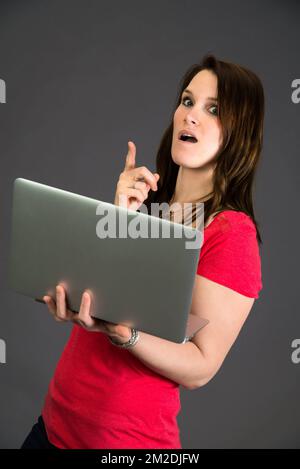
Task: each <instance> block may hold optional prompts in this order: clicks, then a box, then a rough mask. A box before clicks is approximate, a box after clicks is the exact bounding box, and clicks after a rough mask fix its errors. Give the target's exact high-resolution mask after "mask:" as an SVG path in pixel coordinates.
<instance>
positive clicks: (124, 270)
mask: <svg viewBox="0 0 300 469" xmlns="http://www.w3.org/2000/svg"><path fill="white" fill-rule="evenodd" d="M147 228H148V232H147V234H146V235H145V233H146V229H147ZM179 228H180V229H181V230H182V231H183V228H184V233H185V235H183V234H182V233H181V236H178V229H179ZM168 230H169V235H166V233H167V234H168ZM176 233H177V236H176ZM196 233H198V236H199V230H196V229H195V228H192V227H187V226H183V225H182V224H179V223H174V222H172V221H170V220H166V219H163V218H160V217H158V216H153V215H150V214H148V213H147V214H146V213H142V212H139V211H134V210H130V209H127V208H124V207H121V206H117V205H115V204H111V203H108V202H104V201H100V200H96V199H93V198H90V197H85V196H83V195H79V194H75V193H72V192H69V191H65V190H62V189H59V188H56V187H52V186H48V185H45V184H41V183H39V182H36V181H31V180H28V179H23V178H17V179H15V181H14V184H13V200H12V218H11V240H10V259H9V285H10V287H11V288H12V289H13V290H14V291H16V292H18V293H21V294H24V295H26V296H29V297H31V298H34V299H35V300H37V301H42V302H43V300H42V298H43V296H44V295H50V296H52V297H53V298H54V299H55V286H56V285H57V284H58V283H60V284H62V285H63V286H64V288H65V290H66V296H67V305H68V308H69V309H70V310H72V311H73V312H78V311H79V308H80V303H81V296H82V293H83V291H84V290H86V289H88V290H89V291H90V293H91V296H92V302H91V316H93V317H94V318H99V319H102V320H104V321H108V322H112V323H115V324H125V325H129V326H130V327H135V328H136V329H138V330H140V331H143V332H146V333H148V334H152V335H154V336H157V337H161V338H163V339H166V340H170V341H173V342H176V343H184V342H186V341H187V340H189V339H190V338H192V337H193V335H194V334H195V333H196V332H198V331H199V330H200V329H201V328H202V327H204V326H205V325H206V324H207V323H208V322H209V321H208V320H207V319H205V318H202V317H199V316H198V315H195V314H190V308H191V301H192V292H193V286H194V281H195V277H196V270H197V265H198V261H199V254H200V247H201V243H202V240H200V243H199V242H198V246H197V248H189V249H187V247H186V243H187V242H191V240H193V239H196ZM193 236H194V238H193ZM198 239H199V238H198ZM187 240H188V241H187Z"/></svg>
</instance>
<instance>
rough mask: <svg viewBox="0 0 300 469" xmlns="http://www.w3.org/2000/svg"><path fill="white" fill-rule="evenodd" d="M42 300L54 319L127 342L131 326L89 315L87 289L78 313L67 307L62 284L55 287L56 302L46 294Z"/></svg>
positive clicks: (89, 301)
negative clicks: (72, 323)
mask: <svg viewBox="0 0 300 469" xmlns="http://www.w3.org/2000/svg"><path fill="white" fill-rule="evenodd" d="M43 300H44V301H45V303H46V304H47V306H48V309H49V311H50V312H51V314H52V315H53V316H54V319H56V321H60V322H61V321H64V322H65V321H72V322H74V323H75V324H78V325H80V326H82V327H83V328H84V329H86V330H87V331H93V332H104V333H105V334H107V335H108V336H110V337H113V338H114V340H116V341H118V342H119V343H120V344H121V343H125V342H127V341H128V340H129V339H130V337H131V328H130V327H129V326H123V325H122V324H114V323H112V322H108V321H104V320H102V319H96V318H93V317H91V315H90V306H91V296H90V294H89V293H88V292H87V291H85V292H84V293H83V295H82V299H81V305H80V310H79V313H74V312H72V311H70V310H69V309H68V308H67V305H66V292H65V289H64V287H63V286H62V285H57V287H56V302H55V301H54V300H53V298H51V296H48V295H46V296H44V297H43Z"/></svg>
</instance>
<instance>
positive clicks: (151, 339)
mask: <svg viewBox="0 0 300 469" xmlns="http://www.w3.org/2000/svg"><path fill="white" fill-rule="evenodd" d="M139 334H140V338H139V340H138V342H137V343H136V344H135V345H134V346H133V347H131V348H128V350H129V351H130V352H131V353H132V354H133V355H134V356H135V357H137V358H138V359H139V360H140V361H141V362H142V363H143V364H144V365H146V366H147V367H149V368H150V369H151V370H152V371H155V372H156V373H158V374H161V375H163V376H165V377H166V378H169V379H171V380H173V381H175V382H176V383H179V384H181V385H183V386H184V387H186V388H188V389H194V388H196V387H199V386H201V383H202V382H204V381H207V379H208V366H207V360H206V359H205V358H204V356H203V354H202V353H201V350H200V349H199V348H198V347H197V345H195V344H194V343H193V342H186V343H184V344H177V343H175V342H171V341H169V340H165V339H161V338H159V337H156V336H153V335H150V334H146V333H145V332H141V331H139Z"/></svg>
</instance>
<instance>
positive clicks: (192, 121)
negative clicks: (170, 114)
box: [184, 112, 199, 125]
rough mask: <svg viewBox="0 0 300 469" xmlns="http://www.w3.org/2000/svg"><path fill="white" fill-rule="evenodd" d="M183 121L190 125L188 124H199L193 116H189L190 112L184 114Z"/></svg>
mask: <svg viewBox="0 0 300 469" xmlns="http://www.w3.org/2000/svg"><path fill="white" fill-rule="evenodd" d="M184 120H185V122H186V123H187V124H190V123H191V124H193V125H197V124H198V123H199V121H198V120H197V119H196V118H195V116H194V115H191V113H190V112H189V113H187V114H186V116H185V119H184Z"/></svg>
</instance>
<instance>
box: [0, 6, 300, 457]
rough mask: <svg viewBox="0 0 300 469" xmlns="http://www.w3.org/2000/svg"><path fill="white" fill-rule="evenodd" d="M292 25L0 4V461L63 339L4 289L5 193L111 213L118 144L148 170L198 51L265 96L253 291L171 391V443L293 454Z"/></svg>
mask: <svg viewBox="0 0 300 469" xmlns="http://www.w3.org/2000/svg"><path fill="white" fill-rule="evenodd" d="M299 13H300V8H299V4H298V2H296V1H281V2H280V1H251V2H250V1H249V2H240V1H233V0H230V1H228V0H227V1H226V2H221V1H219V2H218V1H211V2H207V1H199V0H189V1H179V0H178V1H177V0H176V1H175V0H173V1H171V0H160V1H151V2H150V1H149V2H147V1H143V2H140V1H128V0H127V1H126V2H122V1H111V0H110V1H109V2H108V1H95V0H89V1H62V0H60V1H58V0H55V1H40V0H39V1H24V0H23V1H13V0H9V1H1V2H0V78H2V79H4V80H5V81H6V85H7V103H6V104H1V105H0V119H1V125H0V145H1V146H0V152H1V153H0V157H1V171H0V217H1V218H0V226H1V229H0V256H1V262H0V276H1V279H0V280H1V283H0V288H1V312H0V338H2V339H4V340H5V341H6V344H7V363H6V364H0V380H1V381H0V385H1V402H0V447H2V448H13V447H19V445H20V444H21V443H22V441H23V439H24V438H25V436H26V434H27V433H28V431H29V430H30V428H31V426H32V424H33V423H34V421H35V419H36V417H37V416H38V415H39V413H40V409H41V406H42V403H43V399H44V395H45V392H46V390H47V386H48V382H49V380H50V378H51V376H52V373H53V371H54V368H55V365H56V362H57V360H58V358H59V356H60V353H61V351H62V348H63V346H64V343H65V342H66V340H67V337H68V335H69V332H70V327H69V325H61V324H58V323H55V322H54V321H53V319H52V318H51V317H50V315H49V314H48V313H47V311H46V307H44V306H43V305H41V304H38V303H35V302H34V301H33V300H31V299H30V298H27V297H24V296H22V295H18V294H16V293H14V292H12V291H10V290H9V288H8V285H7V262H8V249H9V234H10V214H11V195H12V194H11V191H12V183H13V180H14V179H15V178H16V177H23V178H28V179H32V180H36V181H38V182H42V183H45V184H49V185H53V186H55V187H59V188H63V189H66V190H71V191H73V192H77V193H80V194H84V195H87V196H91V197H94V198H98V199H101V200H105V201H109V202H113V198H114V192H115V185H116V182H117V180H118V177H119V174H120V172H121V171H122V169H123V166H124V161H125V155H126V153H127V141H128V140H133V141H134V142H135V144H136V146H137V158H136V160H137V165H138V166H140V165H146V166H147V167H148V168H149V169H150V170H151V171H154V169H155V155H156V150H157V147H158V143H159V141H160V138H161V135H162V133H163V131H164V129H165V128H166V126H167V124H168V122H169V118H170V116H171V109H172V107H173V104H174V100H175V94H176V92H177V87H178V83H179V80H180V79H181V77H182V74H183V73H184V71H185V70H186V68H187V67H188V66H190V65H191V64H192V63H195V62H197V61H198V60H200V58H201V57H202V55H203V54H204V53H206V52H212V53H214V54H216V56H217V57H218V58H220V59H224V60H229V61H233V62H237V63H240V64H241V65H245V66H246V67H249V68H250V69H253V70H254V71H255V72H257V74H258V75H259V76H260V77H261V79H262V81H263V84H264V88H265V94H266V119H265V140H264V150H263V158H262V162H261V164H260V168H259V171H258V176H257V180H256V191H255V207H256V216H257V218H258V221H259V223H260V227H261V233H262V237H263V241H264V244H263V246H262V248H261V257H262V273H263V286H264V288H263V290H262V292H261V296H260V298H259V300H258V301H257V302H256V303H255V304H254V307H253V309H252V311H251V314H250V316H249V318H248V320H247V322H246V324H245V325H244V327H243V329H242V331H241V333H240V335H239V337H238V339H237V341H236V342H235V344H234V346H233V347H232V349H231V351H230V353H229V355H228V356H227V358H226V360H225V362H224V364H223V366H222V368H221V370H220V371H219V372H218V374H217V375H216V376H215V378H214V379H213V380H212V381H210V382H209V383H208V384H207V385H206V386H204V387H203V388H199V389H197V390H195V391H187V390H185V389H182V390H181V403H182V411H181V414H180V416H179V418H178V422H179V425H180V428H181V441H182V445H183V448H242V447H245V448H255V447H256V448H263V447H267V448H278V447H281V448H288V447H298V448H299V447H300V437H299V435H300V410H299V384H300V379H299V376H300V375H299V374H300V364H298V365H297V364H293V363H292V361H291V353H292V348H291V342H292V340H293V339H295V338H299V337H300V319H299V307H298V305H299V301H298V292H299V287H298V283H299V271H298V261H299V256H298V254H299V251H298V233H299V217H298V212H299V210H298V201H299V169H300V165H299V158H300V156H299V146H298V134H297V133H296V132H297V131H298V132H299V114H300V103H299V104H298V105H297V104H294V103H292V101H291V91H292V90H291V82H292V80H293V79H295V78H299V75H300V69H299V52H300V51H299V39H300V32H299V17H300V15H299ZM57 228H58V229H59V227H53V229H57Z"/></svg>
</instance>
